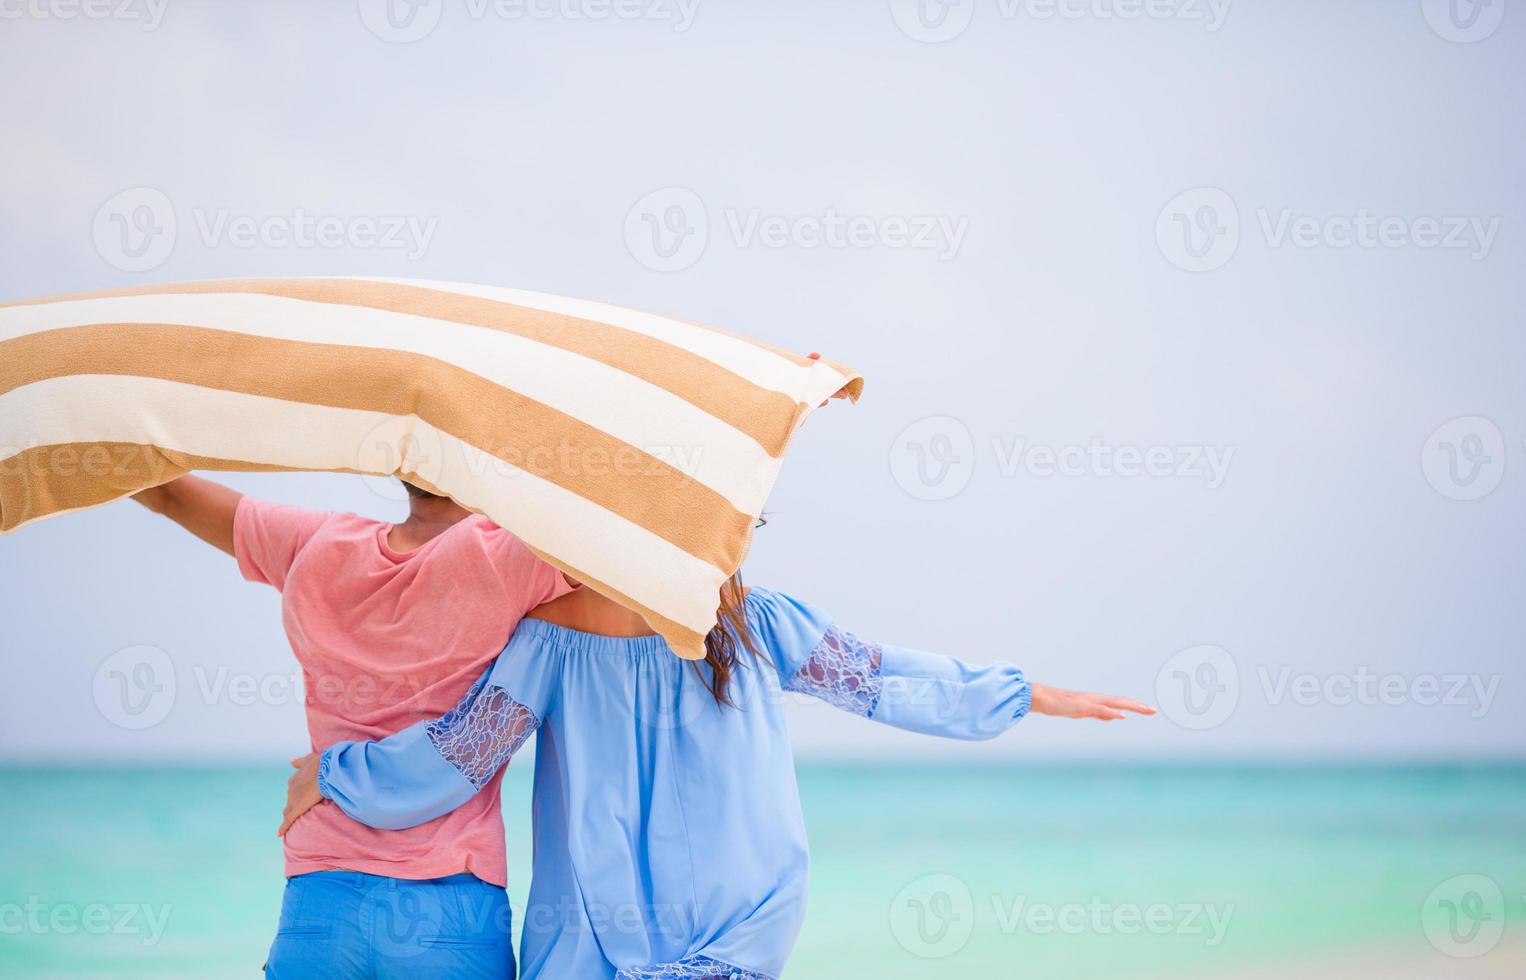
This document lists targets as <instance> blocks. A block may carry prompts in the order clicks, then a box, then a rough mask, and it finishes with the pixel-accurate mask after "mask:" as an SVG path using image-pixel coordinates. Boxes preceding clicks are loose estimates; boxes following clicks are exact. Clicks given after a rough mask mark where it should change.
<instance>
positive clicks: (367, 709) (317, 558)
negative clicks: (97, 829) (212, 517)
mask: <svg viewBox="0 0 1526 980" xmlns="http://www.w3.org/2000/svg"><path fill="white" fill-rule="evenodd" d="M390 529H391V525H388V524H383V523H379V522H376V521H371V520H367V519H365V518H361V517H356V516H354V515H351V514H333V513H327V512H321V511H311V510H304V509H302V508H296V507H287V506H282V505H275V504H268V503H263V502H260V501H255V500H251V499H249V498H247V497H246V498H244V499H243V500H241V501H240V502H239V504H238V507H237V511H236V514H235V517H234V534H233V544H234V554H235V557H236V558H237V559H238V563H239V568H240V571H242V572H243V574H244V576H245V577H246V578H248V579H249V580H251V581H255V582H261V583H264V584H268V585H272V586H274V587H275V588H277V589H279V590H280V591H281V594H282V621H283V624H284V626H285V628H286V634H287V637H288V639H289V640H290V642H291V646H292V650H293V652H294V653H295V654H296V656H297V659H298V661H299V662H300V663H301V665H302V669H303V675H304V682H305V685H306V688H307V721H308V729H309V733H310V734H311V736H312V739H313V743H314V745H315V746H321V745H329V744H332V743H333V742H335V741H339V740H345V739H371V738H381V737H385V736H386V735H389V734H392V733H393V732H397V731H400V730H401V729H403V728H406V727H407V726H409V725H411V724H413V723H415V722H417V721H420V720H423V719H427V718H433V717H436V716H438V715H439V714H441V713H442V712H444V711H446V710H448V709H449V708H451V707H452V706H453V705H454V704H455V703H456V702H457V701H458V700H460V698H461V696H462V695H463V694H465V692H466V690H467V689H468V688H469V687H470V686H471V684H472V682H473V681H474V680H476V678H477V677H478V676H479V675H480V674H481V673H482V672H483V670H484V668H485V667H486V666H487V664H489V663H490V662H491V661H492V660H493V658H494V657H496V656H497V655H498V653H499V651H500V650H502V649H503V646H504V644H505V643H506V642H507V641H508V638H509V636H510V634H511V633H513V631H514V627H515V626H516V625H517V624H518V622H519V620H520V618H521V616H523V614H524V613H525V612H526V611H528V610H529V609H531V608H533V607H534V606H536V605H539V604H540V603H542V602H545V601H547V600H549V599H552V598H555V597H556V596H558V595H561V594H563V593H565V592H566V591H568V586H567V584H566V582H565V580H564V579H563V578H562V577H561V576H560V575H559V574H558V573H557V572H556V571H555V570H553V569H552V568H551V567H550V566H548V565H546V564H545V563H544V562H542V561H540V560H539V559H538V558H536V557H535V556H534V555H533V554H532V553H531V552H530V551H529V549H528V548H526V547H525V545H524V544H523V543H522V542H520V541H519V540H518V539H517V538H515V537H513V536H512V535H510V534H509V533H508V532H506V531H504V530H503V529H501V528H499V527H498V526H497V525H495V524H493V523H491V522H490V521H487V520H486V519H484V518H480V517H468V518H466V519H465V520H461V521H460V522H459V523H456V524H454V525H453V526H451V527H449V529H448V530H445V531H443V532H442V533H440V534H438V535H437V536H435V537H433V538H431V539H430V540H428V541H426V542H425V543H424V544H422V545H421V546H420V547H418V548H417V549H414V550H412V551H408V552H399V551H397V550H395V549H394V548H393V547H392V546H391V545H390V544H389V543H388V537H387V535H388V531H389V530H390ZM333 869H348V870H354V871H364V872H368V873H371V874H378V875H386V876H389V877H395V878H437V877H443V876H446V875H450V874H454V873H456V872H460V871H470V872H471V873H473V874H475V875H476V876H477V877H479V878H481V879H483V880H484V881H488V882H492V883H494V884H499V885H502V884H504V883H505V879H506V876H507V871H506V867H505V861H504V839H503V823H502V817H501V815H500V812H499V799H498V780H496V779H495V780H494V782H493V784H492V785H491V786H490V787H488V788H487V791H486V792H483V793H482V794H480V795H479V796H478V797H477V798H475V799H474V800H473V801H472V803H471V804H469V805H468V806H464V807H462V808H460V809H459V810H456V811H454V812H453V813H451V814H449V815H447V816H445V817H442V818H440V819H439V820H435V821H432V822H431V823H428V824H425V825H422V826H419V827H415V828H412V829H410V830H408V831H403V832H387V831H377V830H372V829H371V828H368V827H365V826H363V825H361V824H359V823H356V822H355V821H352V820H350V819H349V818H348V817H346V816H345V815H344V814H343V813H342V812H341V811H340V810H339V809H338V808H337V807H320V808H319V809H318V810H317V811H315V812H314V813H312V814H310V815H309V818H308V819H306V820H304V821H302V824H301V825H300V826H298V827H295V828H293V829H292V831H291V832H290V833H289V834H287V836H286V873H287V875H288V876H290V875H297V874H304V873H307V872H311V871H323V870H333Z"/></svg>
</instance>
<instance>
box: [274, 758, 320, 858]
mask: <svg viewBox="0 0 1526 980" xmlns="http://www.w3.org/2000/svg"><path fill="white" fill-rule="evenodd" d="M322 758H323V753H322V752H312V753H309V754H307V755H305V756H303V757H302V758H300V759H293V760H291V764H292V767H293V768H294V769H296V770H297V771H296V772H294V773H292V774H291V778H290V779H288V780H287V781H286V810H285V811H284V812H283V813H282V814H281V829H280V830H278V831H276V836H277V837H285V836H286V832H287V831H288V830H290V829H291V825H292V824H294V823H296V822H297V818H298V817H300V816H302V814H304V813H306V812H307V811H309V810H311V809H312V808H313V807H315V806H317V805H318V804H319V803H323V802H325V801H324V799H323V794H322V793H320V792H318V762H319V760H321V759H322Z"/></svg>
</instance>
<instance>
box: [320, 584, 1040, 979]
mask: <svg viewBox="0 0 1526 980" xmlns="http://www.w3.org/2000/svg"><path fill="white" fill-rule="evenodd" d="M745 608H746V615H747V617H748V622H749V623H750V625H751V627H752V630H753V635H754V637H756V639H757V640H758V641H759V646H760V647H761V649H762V650H763V651H764V653H765V654H766V656H767V662H764V661H762V660H756V661H755V660H754V658H752V657H751V656H750V655H748V654H746V653H745V652H744V653H743V654H742V658H743V666H742V669H739V670H737V671H735V672H734V674H733V678H732V683H731V688H730V693H731V698H732V700H733V701H734V702H735V706H734V707H731V706H723V705H719V704H717V703H716V701H715V699H714V698H713V697H712V696H711V694H710V692H709V691H708V690H707V689H706V687H705V686H704V684H703V683H702V682H701V680H700V678H699V677H698V676H696V673H695V671H694V669H693V667H692V666H691V665H690V664H689V663H688V662H686V661H683V660H680V659H679V658H678V657H676V656H674V654H673V653H672V651H671V650H669V649H668V647H667V646H666V645H665V644H664V643H663V641H662V640H661V639H660V638H658V637H655V636H651V637H637V638H616V637H606V636H598V635H594V634H591V633H582V632H579V631H576V630H571V629H567V628H565V627H560V626H553V625H551V624H549V623H545V622H541V621H538V620H533V619H526V620H524V621H522V622H521V623H520V625H519V628H518V629H517V630H516V631H515V633H514V636H513V637H512V638H511V639H510V641H509V644H508V646H507V647H506V648H505V649H504V651H503V653H502V654H501V655H500V656H499V658H498V660H497V662H496V663H494V665H493V666H492V668H490V669H489V671H488V672H487V673H486V674H485V675H484V676H483V677H482V678H481V679H480V680H478V681H477V683H476V684H475V685H474V686H473V687H472V689H471V690H470V691H469V692H468V693H467V694H466V696H465V698H463V699H462V701H461V703H460V704H459V705H458V706H457V707H456V708H455V709H454V710H452V711H451V712H450V713H449V714H447V715H445V716H444V717H442V718H440V719H438V720H436V721H433V722H421V723H419V724H417V725H414V726H412V727H411V728H408V729H405V730H404V731H402V732H399V733H398V734H396V735H393V736H391V737H389V738H386V739H382V740H381V741H377V742H340V743H338V744H336V745H334V746H332V747H331V748H329V749H328V750H327V751H326V752H325V753H324V754H323V758H322V761H321V763H320V765H319V776H318V784H319V788H320V789H321V791H322V793H323V795H324V796H325V797H327V798H328V799H330V800H332V801H334V802H335V803H336V804H338V805H339V806H340V807H341V808H342V809H343V810H344V811H345V812H346V813H348V814H349V815H350V816H352V817H354V818H355V819H356V820H359V821H361V822H362V823H365V824H368V825H370V826H372V827H380V828H398V827H412V826H415V825H417V824H421V823H424V822H426V821H429V820H432V819H434V818H435V817H438V816H440V815H441V814H444V813H446V812H448V811H450V810H451V809H453V808H454V807H457V806H459V805H460V804H461V803H462V802H464V801H465V800H467V799H469V798H470V797H471V796H472V795H473V794H474V793H476V792H477V791H478V789H480V788H481V787H482V786H483V785H484V784H485V783H486V782H487V780H488V779H489V778H491V777H492V775H493V774H494V773H495V772H496V771H497V770H498V769H499V767H501V766H503V765H504V764H506V763H507V762H508V760H509V758H510V756H512V755H513V754H514V752H515V751H516V750H518V749H519V747H520V746H521V745H523V744H524V742H525V740H526V739H528V738H529V737H530V735H531V733H533V732H537V731H538V732H539V733H540V734H539V740H538V742H537V749H536V755H535V787H534V804H533V808H534V826H535V858H534V870H533V875H532V878H531V882H530V895H529V901H528V905H527V907H526V909H525V912H524V916H523V923H524V931H523V938H522V941H521V954H520V960H519V962H520V968H521V970H522V973H521V975H522V976H523V977H525V978H527V980H536V978H542V977H544V978H558V980H560V978H576V980H585V978H601V977H602V978H615V980H666V978H708V977H724V978H731V980H772V978H776V977H778V976H779V975H780V973H781V971H782V970H783V969H784V964H785V960H786V959H787V958H788V956H789V953H790V950H791V948H792V947H793V946H794V943H795V937H796V934H797V932H798V931H799V929H800V923H801V920H802V918H803V916H804V913H805V898H806V876H807V870H808V864H809V859H808V852H807V848H806V838H805V824H804V821H803V819H802V816H801V811H800V798H799V795H798V793H797V790H796V785H795V771H794V759H793V757H792V755H791V752H790V746H789V735H788V731H787V729H786V723H785V712H784V701H785V698H786V697H787V695H786V694H785V692H801V693H805V694H810V695H813V696H814V697H817V698H820V699H821V700H823V701H826V702H828V703H830V704H832V705H834V706H836V707H838V708H841V709H843V710H845V711H849V712H851V713H853V714H856V715H860V716H863V717H865V718H870V719H873V720H875V721H879V722H883V723H885V724H889V725H894V726H896V727H898V728H904V729H910V730H912V731H917V732H925V733H927V734H930V735H943V736H948V737H952V738H966V739H978V738H989V737H991V736H994V735H997V734H999V733H1000V732H1003V731H1005V730H1006V729H1008V728H1010V727H1011V726H1012V725H1014V724H1015V723H1016V722H1017V721H1018V720H1020V719H1021V718H1022V717H1023V716H1024V715H1025V714H1027V711H1028V707H1029V702H1030V699H1031V697H1032V691H1031V688H1030V686H1029V684H1028V682H1027V680H1026V679H1025V678H1024V676H1023V673H1022V671H1020V670H1018V669H1017V668H1016V667H1013V666H1011V665H1007V664H999V665H996V666H991V667H972V666H968V665H966V664H963V663H961V662H960V661H957V660H953V659H951V658H948V657H942V656H937V655H934V654H929V653H921V652H918V651H914V650H906V649H901V648H898V647H893V646H885V645H880V644H876V643H869V642H866V641H864V640H860V639H858V638H857V637H856V636H854V635H853V634H852V633H849V632H846V631H845V630H843V629H841V628H840V627H839V626H838V625H837V624H836V623H834V622H833V620H832V619H831V617H829V616H827V615H826V614H825V613H824V612H822V611H821V610H820V609H817V608H815V607H814V606H811V605H809V604H807V603H804V602H801V601H799V600H797V599H793V598H791V597H789V596H787V595H783V594H781V593H778V592H770V591H768V590H765V589H753V590H752V591H751V592H750V593H748V596H747V599H746V607H745ZM701 669H705V668H703V667H702V668H701Z"/></svg>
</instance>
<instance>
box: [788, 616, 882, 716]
mask: <svg viewBox="0 0 1526 980" xmlns="http://www.w3.org/2000/svg"><path fill="white" fill-rule="evenodd" d="M880 653H881V651H880V647H879V644H877V643H868V642H865V641H864V640H860V639H859V638H858V637H856V636H854V635H853V634H852V633H849V632H847V631H846V630H840V629H838V628H837V627H836V626H829V627H827V631H826V634H825V635H824V636H822V638H821V642H820V643H818V644H816V649H814V650H812V651H811V655H810V656H809V657H807V658H806V659H805V663H803V664H801V665H800V669H799V670H797V671H795V676H793V677H791V678H790V679H789V682H788V683H786V684H785V685H784V689H785V690H786V691H798V692H800V693H802V694H809V695H811V696H812V697H817V698H820V699H821V700H823V701H825V702H826V703H827V704H830V705H832V706H833V707H836V708H841V709H842V710H844V711H846V712H848V713H849V714H855V715H860V716H862V717H864V718H869V717H871V716H872V715H873V714H874V709H875V707H876V706H877V705H878V704H879V700H880V687H881V684H882V677H881V674H880Z"/></svg>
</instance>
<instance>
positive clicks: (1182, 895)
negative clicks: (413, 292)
mask: <svg viewBox="0 0 1526 980" xmlns="http://www.w3.org/2000/svg"><path fill="white" fill-rule="evenodd" d="M529 771H530V769H529V767H528V766H523V765H516V766H514V767H511V771H510V775H509V778H508V780H507V781H506V783H505V793H504V797H505V802H504V806H505V817H506V822H507V824H508V828H509V835H510V840H509V854H510V867H511V869H512V873H513V874H514V875H515V880H514V881H513V882H512V883H511V888H510V892H511V896H512V897H513V901H514V905H515V909H516V912H517V911H518V910H519V909H520V908H521V907H522V905H523V895H524V891H525V885H526V884H527V882H526V875H527V868H528V866H529V853H530V851H529V846H530V842H529V837H528V834H529V820H528V816H527V814H528V809H527V802H528V797H529V780H528V777H529ZM285 778H286V772H285V771H284V769H283V768H282V767H281V766H279V765H270V766H257V767H248V768H233V769H211V768H142V769H134V768H124V767H100V768H62V769H57V768H55V769H45V768H9V769H0V826H3V827H4V831H5V833H4V844H3V845H0V976H4V977H43V976H56V977H82V976H99V977H129V976H186V977H221V976H230V977H231V976H245V977H253V976H256V975H257V972H258V970H259V968H260V965H261V963H262V962H263V958H264V953H265V950H266V948H267V946H268V944H269V942H270V938H271V934H272V931H273V929H274V927H275V921H276V912H277V909H278V906H279V901H280V893H281V855H280V846H279V842H278V841H277V839H276V838H275V836H274V831H275V828H276V825H277V822H278V819H277V818H278V816H279V812H280V808H281V803H282V800H283V797H284V782H285ZM800 782H801V789H802V796H803V799H804V803H805V808H806V816H807V820H808V823H809V826H810V835H811V845H812V852H813V855H814V858H813V860H814V871H813V876H812V889H811V901H810V909H809V913H808V916H807V925H806V927H805V930H804V932H803V934H802V936H801V940H800V944H799V947H798V948H797V950H796V954H795V957H794V960H793V961H792V963H791V967H790V971H789V974H788V975H789V976H791V977H810V978H814V977H824V978H825V977H831V978H836V977H855V978H857V977H884V978H902V977H904V978H913V977H915V978H926V977H1041V978H1051V977H1103V976H1107V977H1153V976H1173V977H1180V976H1198V975H1201V976H1203V977H1226V976H1228V977H1234V976H1241V975H1243V976H1257V977H1260V976H1279V975H1300V976H1354V975H1362V976H1366V975H1369V974H1368V973H1367V972H1364V971H1366V970H1369V969H1370V970H1371V971H1372V972H1371V974H1370V975H1372V976H1437V977H1453V976H1460V977H1466V976H1501V977H1504V976H1521V975H1526V973H1523V972H1519V971H1520V970H1521V965H1522V963H1523V962H1526V960H1523V959H1522V958H1521V950H1522V949H1523V943H1522V936H1523V935H1526V909H1523V906H1522V903H1523V901H1526V898H1523V896H1526V766H1470V767H1447V766H1417V767H1405V766H1374V767H1337V766H1318V765H1291V764H1288V765H1248V766H1201V767H1182V766H1163V765H1148V764H1141V765H1118V764H1108V765H1095V764H1078V765H1042V766H1039V765H1031V764H1025V765H1001V766H991V765H985V766H954V767H950V766H947V765H938V764H897V765H894V766H888V765H882V764H881V765H853V764H822V763H802V764H801V765H800ZM1364 964H1365V965H1364Z"/></svg>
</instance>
